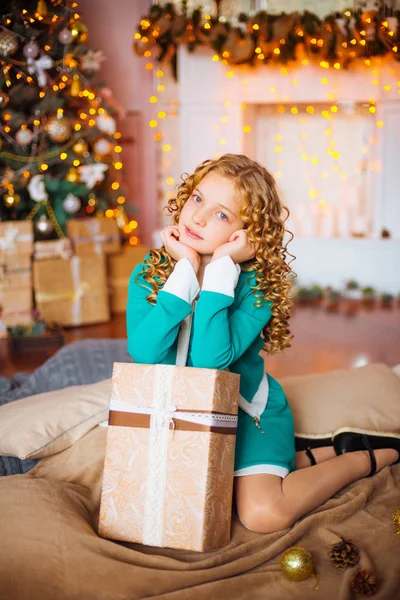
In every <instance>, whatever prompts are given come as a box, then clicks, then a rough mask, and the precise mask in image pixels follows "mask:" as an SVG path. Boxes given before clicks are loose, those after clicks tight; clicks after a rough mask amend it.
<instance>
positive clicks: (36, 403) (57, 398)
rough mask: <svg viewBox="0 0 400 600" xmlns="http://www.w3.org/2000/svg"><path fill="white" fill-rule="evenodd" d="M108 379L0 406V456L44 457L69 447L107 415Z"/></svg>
mask: <svg viewBox="0 0 400 600" xmlns="http://www.w3.org/2000/svg"><path fill="white" fill-rule="evenodd" d="M110 393H111V379H106V380H104V381H100V382H98V383H93V384H90V385H76V386H71V387H67V388H64V389H62V390H56V391H53V392H46V393H45V394H37V395H35V396H29V397H27V398H22V399H21V400H16V401H15V402H10V403H9V404H5V405H3V406H0V455H3V456H17V457H18V458H44V457H45V456H51V455H53V454H57V453H58V452H61V451H62V450H65V449H66V448H69V446H72V444H74V443H75V442H76V441H78V440H79V439H80V438H81V437H82V436H83V435H85V433H87V432H88V431H90V429H93V427H96V425H98V424H99V423H100V422H101V421H103V420H104V419H107V418H108V402H109V398H110Z"/></svg>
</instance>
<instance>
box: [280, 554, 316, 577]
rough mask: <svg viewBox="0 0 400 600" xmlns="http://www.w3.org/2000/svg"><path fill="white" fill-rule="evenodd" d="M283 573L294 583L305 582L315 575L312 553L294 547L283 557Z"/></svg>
mask: <svg viewBox="0 0 400 600" xmlns="http://www.w3.org/2000/svg"><path fill="white" fill-rule="evenodd" d="M281 568H282V571H283V572H284V573H285V575H287V576H288V577H289V579H291V580H292V581H303V579H308V578H309V577H312V576H313V575H315V573H314V566H313V562H312V556H311V553H310V552H309V551H308V550H306V549H305V548H302V547H301V546H292V547H291V548H288V549H287V550H285V552H284V553H283V554H282V557H281Z"/></svg>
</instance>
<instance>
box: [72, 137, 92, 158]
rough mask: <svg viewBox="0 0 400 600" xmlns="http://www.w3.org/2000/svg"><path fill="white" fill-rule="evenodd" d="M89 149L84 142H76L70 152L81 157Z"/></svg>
mask: <svg viewBox="0 0 400 600" xmlns="http://www.w3.org/2000/svg"><path fill="white" fill-rule="evenodd" d="M88 149H89V146H88V145H87V143H86V142H85V141H84V140H78V141H77V142H75V144H74V145H73V146H72V150H73V151H74V152H75V154H77V155H78V156H83V154H85V152H87V151H88Z"/></svg>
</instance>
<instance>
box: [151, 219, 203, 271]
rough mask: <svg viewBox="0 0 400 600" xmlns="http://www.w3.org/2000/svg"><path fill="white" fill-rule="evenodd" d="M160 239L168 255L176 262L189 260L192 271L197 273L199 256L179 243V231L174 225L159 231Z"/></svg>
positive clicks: (185, 245) (188, 247) (192, 249)
mask: <svg viewBox="0 0 400 600" xmlns="http://www.w3.org/2000/svg"><path fill="white" fill-rule="evenodd" d="M160 237H161V240H162V243H163V245H164V248H165V250H166V251H167V252H168V254H169V255H170V256H171V257H172V258H174V259H175V260H176V261H178V260H181V258H187V259H189V260H190V262H191V264H192V267H193V269H194V270H195V272H196V273H197V272H198V270H199V268H200V256H199V254H198V253H197V252H196V250H194V248H191V247H190V246H188V245H187V244H184V243H183V242H180V241H179V229H178V227H177V226H176V225H169V226H168V227H165V228H164V229H162V230H161V231H160Z"/></svg>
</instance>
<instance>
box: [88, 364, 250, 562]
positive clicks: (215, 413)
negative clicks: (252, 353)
mask: <svg viewBox="0 0 400 600" xmlns="http://www.w3.org/2000/svg"><path fill="white" fill-rule="evenodd" d="M239 382H240V377H239V375H237V374H235V373H229V372H228V371H217V370H215V369H198V368H192V367H177V366H173V365H141V364H129V363H114V369H113V376H112V392H111V400H110V416H109V426H108V431H107V449H106V458H105V465H104V473H103V484H102V497H101V507H100V521H99V535H101V536H102V537H106V538H111V539H115V540H123V541H128V542H139V543H141V544H145V545H150V546H159V547H168V548H181V549H186V550H197V551H202V552H204V551H207V550H211V549H214V548H220V547H222V546H224V545H226V544H228V543H229V540H230V532H231V510H232V491H233V470H234V453H235V441H236V426H237V410H238V400H239Z"/></svg>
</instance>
